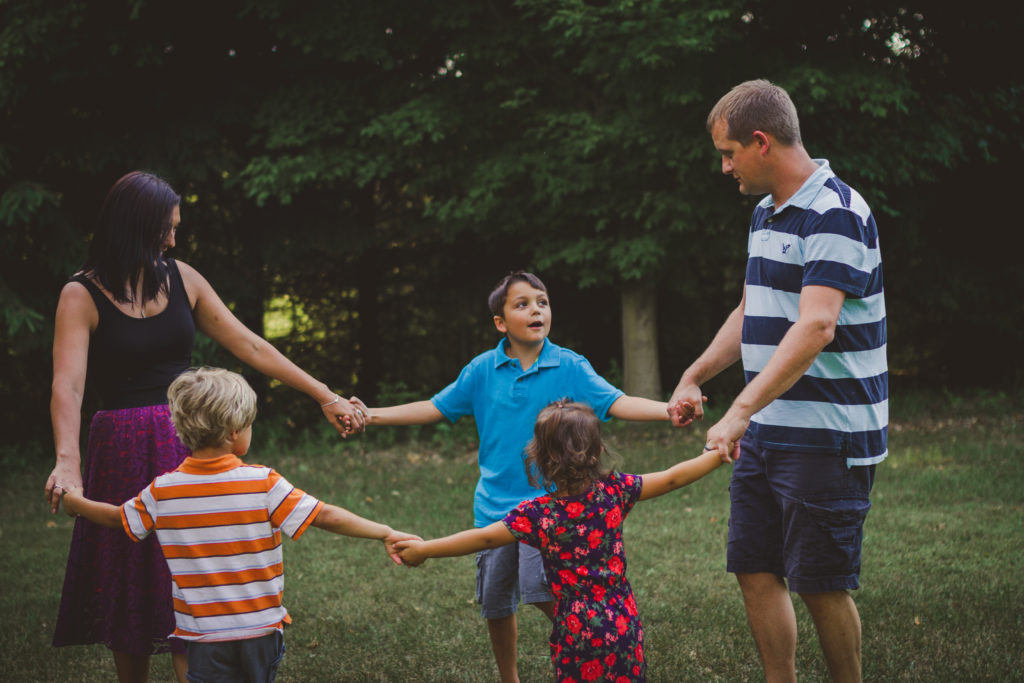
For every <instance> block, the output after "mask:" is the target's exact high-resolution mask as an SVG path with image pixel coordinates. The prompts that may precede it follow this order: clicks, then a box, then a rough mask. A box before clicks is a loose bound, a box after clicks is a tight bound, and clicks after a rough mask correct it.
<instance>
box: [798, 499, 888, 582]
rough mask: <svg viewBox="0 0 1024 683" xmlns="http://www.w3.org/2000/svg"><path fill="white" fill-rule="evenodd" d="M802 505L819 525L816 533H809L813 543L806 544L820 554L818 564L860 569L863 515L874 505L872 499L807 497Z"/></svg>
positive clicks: (835, 569)
mask: <svg viewBox="0 0 1024 683" xmlns="http://www.w3.org/2000/svg"><path fill="white" fill-rule="evenodd" d="M801 505H802V507H803V509H804V512H805V514H806V515H807V516H808V518H810V519H812V520H813V521H814V524H815V526H816V528H817V533H815V534H811V535H810V536H809V537H808V541H809V542H810V543H812V544H813V546H814V547H813V548H808V547H805V548H804V550H805V551H806V552H807V553H809V554H810V555H816V556H817V562H815V564H817V565H818V567H819V568H820V570H821V571H822V573H823V574H832V575H845V574H855V573H857V572H858V571H859V569H860V557H861V545H862V541H863V538H864V519H865V518H866V517H867V515H868V511H869V510H870V509H871V501H870V500H866V499H855V498H841V499H839V500H831V501H812V500H804V501H802V502H801Z"/></svg>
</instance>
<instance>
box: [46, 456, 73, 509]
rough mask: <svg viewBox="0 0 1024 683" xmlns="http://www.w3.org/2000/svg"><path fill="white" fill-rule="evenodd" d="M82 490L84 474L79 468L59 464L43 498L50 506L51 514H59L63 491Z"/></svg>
mask: <svg viewBox="0 0 1024 683" xmlns="http://www.w3.org/2000/svg"><path fill="white" fill-rule="evenodd" d="M80 488H82V473H81V471H79V469H78V467H76V466H72V465H70V464H68V463H66V462H58V463H57V466H56V467H54V468H53V472H51V473H50V476H49V478H48V479H47V480H46V487H45V488H44V489H43V496H44V497H45V498H46V502H47V504H48V505H49V506H50V513H51V514H56V513H57V509H58V508H59V507H60V499H61V495H62V494H61V491H67V490H69V489H80Z"/></svg>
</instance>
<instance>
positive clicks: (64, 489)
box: [53, 484, 85, 517]
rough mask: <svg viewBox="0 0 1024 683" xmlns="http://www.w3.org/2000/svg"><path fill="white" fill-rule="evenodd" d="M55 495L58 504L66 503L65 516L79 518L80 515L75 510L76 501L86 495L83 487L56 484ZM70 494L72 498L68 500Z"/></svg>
mask: <svg viewBox="0 0 1024 683" xmlns="http://www.w3.org/2000/svg"><path fill="white" fill-rule="evenodd" d="M53 493H54V495H55V496H57V500H58V502H60V501H63V503H64V514H66V515H67V516H68V517H77V516H78V513H77V512H76V511H75V508H74V501H75V500H77V499H78V498H81V497H82V496H84V495H85V493H84V492H83V491H82V487H81V485H78V486H64V485H63V484H54V485H53ZM68 494H71V498H68Z"/></svg>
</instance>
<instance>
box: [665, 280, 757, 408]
mask: <svg viewBox="0 0 1024 683" xmlns="http://www.w3.org/2000/svg"><path fill="white" fill-rule="evenodd" d="M746 300H747V287H746V284H744V286H743V296H741V297H740V303H739V305H738V306H737V307H736V308H735V309H733V311H732V313H730V314H729V317H728V318H726V319H725V322H724V323H722V326H721V327H720V328H719V329H718V332H717V333H716V334H715V337H714V339H712V340H711V343H710V344H709V345H708V347H707V348H706V349H705V350H704V353H702V354H701V355H700V356H699V357H698V358H697V360H695V361H694V362H693V364H692V365H690V367H688V368H687V369H686V371H685V372H683V375H682V377H680V378H679V384H678V385H676V389H675V391H673V392H672V397H671V398H670V399H669V400H668V413H669V415H670V416H671V418H672V424H674V425H675V426H676V427H685V426H686V425H687V424H689V423H690V422H691V421H692V420H701V419H703V418H704V398H703V394H702V393H701V388H700V386H701V385H702V384H703V383H704V382H707V381H708V380H710V379H711V378H712V377H714V376H715V375H717V374H718V373H720V372H722V371H723V370H725V369H726V368H727V367H729V366H730V365H732V364H733V363H735V362H736V361H738V360H739V359H740V343H741V341H742V339H743V309H744V306H745V304H746ZM683 403H689V404H690V405H691V406H693V416H692V417H686V412H687V411H684V410H683V409H682V404H683Z"/></svg>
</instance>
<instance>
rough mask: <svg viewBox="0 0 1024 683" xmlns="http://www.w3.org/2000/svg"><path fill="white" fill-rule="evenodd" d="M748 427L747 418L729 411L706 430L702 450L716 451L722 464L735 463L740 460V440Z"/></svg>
mask: <svg viewBox="0 0 1024 683" xmlns="http://www.w3.org/2000/svg"><path fill="white" fill-rule="evenodd" d="M749 425H750V418H749V417H743V416H742V415H738V414H736V412H735V411H734V410H732V409H730V410H729V411H727V412H726V413H725V415H724V416H722V419H721V420H719V421H718V422H717V423H715V425H714V426H713V427H711V429H709V430H708V433H707V441H706V445H705V446H704V450H706V451H718V454H719V456H720V457H721V458H722V462H724V463H733V462H736V461H737V460H739V459H740V439H742V438H743V435H744V434H745V433H746V432H747V427H748V426H749Z"/></svg>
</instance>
